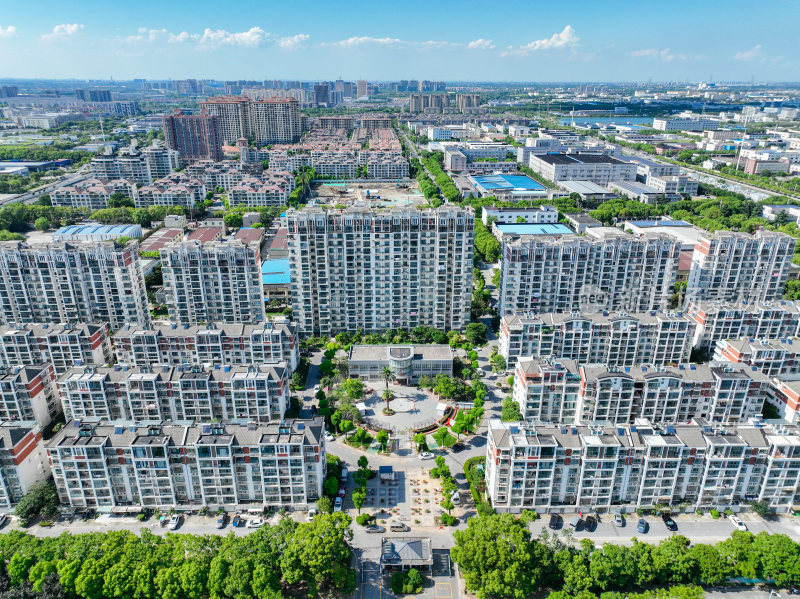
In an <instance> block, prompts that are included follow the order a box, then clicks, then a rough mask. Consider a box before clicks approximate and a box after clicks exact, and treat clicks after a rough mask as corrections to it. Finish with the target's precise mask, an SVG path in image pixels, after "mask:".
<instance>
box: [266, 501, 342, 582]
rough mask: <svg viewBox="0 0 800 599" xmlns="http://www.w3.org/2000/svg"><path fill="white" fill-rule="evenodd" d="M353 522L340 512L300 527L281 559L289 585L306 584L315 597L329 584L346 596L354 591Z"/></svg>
mask: <svg viewBox="0 0 800 599" xmlns="http://www.w3.org/2000/svg"><path fill="white" fill-rule="evenodd" d="M350 522H351V520H350V517H349V516H347V515H346V514H344V513H342V512H336V513H333V514H320V515H319V516H317V517H316V518H314V520H312V521H311V522H305V523H302V524H300V525H298V527H297V530H296V531H295V534H294V536H293V537H292V542H291V543H290V544H288V545H287V546H286V549H285V550H284V552H283V554H282V555H281V557H280V563H281V571H282V573H283V580H284V581H285V582H286V583H287V584H297V583H299V582H301V581H303V582H305V583H306V584H307V585H308V594H309V596H311V597H315V596H316V595H317V594H318V593H319V590H320V588H322V587H324V586H327V585H331V586H333V587H335V588H336V589H338V590H339V592H342V593H349V592H351V591H352V590H353V589H354V588H355V571H354V570H353V569H352V568H351V567H350V560H351V557H352V556H351V551H350V546H349V545H348V544H347V541H350V540H351V539H352V537H353V533H352V531H351V530H350Z"/></svg>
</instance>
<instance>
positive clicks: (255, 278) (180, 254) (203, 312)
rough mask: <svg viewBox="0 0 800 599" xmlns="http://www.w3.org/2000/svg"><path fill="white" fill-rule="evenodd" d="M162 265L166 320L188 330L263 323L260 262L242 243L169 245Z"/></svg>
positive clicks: (193, 242)
mask: <svg viewBox="0 0 800 599" xmlns="http://www.w3.org/2000/svg"><path fill="white" fill-rule="evenodd" d="M161 262H162V272H163V276H164V290H165V292H166V294H167V306H168V308H169V316H170V320H173V321H175V322H177V323H179V324H188V325H196V324H200V323H208V322H225V323H256V322H261V321H262V320H264V293H263V290H262V286H261V257H260V255H259V253H258V252H257V251H254V250H253V248H251V247H249V246H247V245H244V244H243V243H242V242H241V241H237V240H229V241H225V242H223V241H212V242H210V243H206V244H205V245H203V244H202V243H200V242H199V241H186V242H182V243H171V244H167V245H166V246H165V247H164V249H162V250H161ZM116 328H118V329H119V328H122V326H118V327H116Z"/></svg>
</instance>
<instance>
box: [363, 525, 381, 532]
mask: <svg viewBox="0 0 800 599" xmlns="http://www.w3.org/2000/svg"><path fill="white" fill-rule="evenodd" d="M364 531H365V532H369V533H383V532H386V529H385V528H384V527H383V526H378V525H377V524H370V525H369V526H366V527H364Z"/></svg>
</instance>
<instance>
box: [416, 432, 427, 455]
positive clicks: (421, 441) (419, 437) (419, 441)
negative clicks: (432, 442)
mask: <svg viewBox="0 0 800 599" xmlns="http://www.w3.org/2000/svg"><path fill="white" fill-rule="evenodd" d="M426 441H427V440H426V438H425V433H417V434H415V435H414V445H416V447H417V452H419V451H420V450H421V449H422V448H423V447H425V445H426Z"/></svg>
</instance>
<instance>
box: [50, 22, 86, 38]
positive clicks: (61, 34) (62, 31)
mask: <svg viewBox="0 0 800 599" xmlns="http://www.w3.org/2000/svg"><path fill="white" fill-rule="evenodd" d="M81 29H83V25H80V24H79V23H63V24H61V25H56V26H55V27H53V31H51V32H50V33H45V34H44V35H43V36H42V39H43V40H46V41H52V40H58V39H66V38H68V37H71V36H73V35H75V34H76V33H78V32H79V31H80V30H81Z"/></svg>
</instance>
